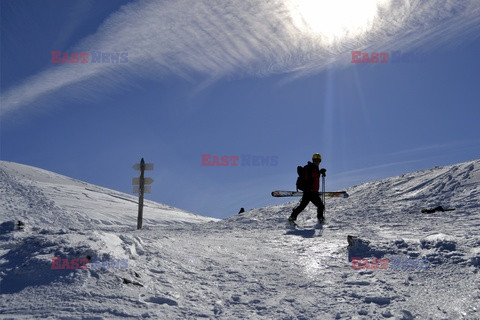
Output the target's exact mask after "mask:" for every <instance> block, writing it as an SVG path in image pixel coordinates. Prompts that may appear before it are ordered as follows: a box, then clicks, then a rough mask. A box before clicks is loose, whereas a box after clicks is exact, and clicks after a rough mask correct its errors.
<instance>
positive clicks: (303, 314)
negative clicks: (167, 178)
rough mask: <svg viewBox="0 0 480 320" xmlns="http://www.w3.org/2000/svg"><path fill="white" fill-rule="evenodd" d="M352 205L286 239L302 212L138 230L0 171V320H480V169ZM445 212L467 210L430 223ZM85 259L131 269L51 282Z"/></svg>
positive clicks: (89, 203) (444, 170)
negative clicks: (388, 263) (122, 262)
mask: <svg viewBox="0 0 480 320" xmlns="http://www.w3.org/2000/svg"><path fill="white" fill-rule="evenodd" d="M347 191H348V192H349V194H350V197H349V198H348V199H327V212H326V217H327V223H326V224H325V225H323V227H321V228H315V227H314V223H315V220H314V218H315V216H316V214H315V208H314V207H312V206H311V205H309V207H307V209H306V210H305V211H304V212H303V213H301V215H300V216H299V221H298V222H299V224H300V225H301V226H302V227H300V228H298V229H297V230H290V229H287V228H286V227H285V222H286V218H287V217H288V216H289V214H290V212H291V210H292V208H293V206H295V205H296V202H290V203H286V204H284V205H279V206H273V207H266V208H258V209H252V210H250V211H247V212H245V213H243V214H241V215H236V216H233V217H231V218H228V219H225V220H221V221H217V220H216V219H211V218H206V217H201V216H198V215H194V214H190V213H187V212H185V211H182V210H179V209H176V208H172V207H168V206H166V205H162V204H157V203H153V202H148V201H147V202H146V208H145V213H144V217H145V220H144V229H142V230H135V226H136V198H135V197H134V196H130V195H126V194H122V193H120V192H116V191H113V190H108V189H105V188H101V187H97V186H93V185H89V184H86V183H84V182H80V181H76V180H73V179H70V178H67V177H63V176H59V175H56V174H54V173H51V172H47V171H44V170H40V169H35V168H31V167H27V166H22V165H18V164H13V163H8V162H0V195H1V198H0V223H1V224H0V296H1V299H0V318H13V319H31V318H51V319H138V318H142V319H144V318H151V319H479V318H480V290H479V288H480V280H479V279H480V277H479V269H480V249H479V248H480V234H479V231H478V230H480V212H479V208H480V206H479V205H480V160H476V161H471V162H466V163H462V164H458V165H453V166H448V167H438V168H433V169H431V170H424V171H420V172H415V173H409V174H405V175H402V176H399V177H393V178H389V179H384V180H381V181H376V182H371V183H366V184H362V185H359V186H355V187H352V188H350V189H348V190H347ZM438 205H442V206H444V207H445V208H456V210H455V211H448V212H436V213H433V214H423V213H421V212H420V210H421V209H422V208H425V207H435V206H438ZM16 220H22V221H24V222H25V225H26V226H25V229H24V230H23V231H22V230H16V229H17V228H16V226H15V221H16ZM2 222H3V223H2ZM347 235H354V236H357V237H359V238H360V239H361V240H359V242H358V244H357V245H355V246H354V247H352V248H348V247H347V241H346V236H347ZM87 256H88V257H98V258H100V259H102V260H107V259H128V268H127V269H120V268H115V269H94V268H92V267H91V266H92V265H91V264H89V266H90V268H89V269H86V270H84V269H74V270H52V269H51V266H52V261H51V259H52V258H53V257H62V258H68V259H72V258H85V257H87ZM354 257H360V258H364V259H368V260H370V261H371V260H372V259H374V258H378V259H390V260H391V259H392V258H393V259H396V258H402V259H404V260H405V259H410V261H418V260H419V259H425V261H427V262H428V267H427V268H426V269H419V268H415V269H393V268H391V267H390V268H389V269H360V270H356V269H352V258H354Z"/></svg>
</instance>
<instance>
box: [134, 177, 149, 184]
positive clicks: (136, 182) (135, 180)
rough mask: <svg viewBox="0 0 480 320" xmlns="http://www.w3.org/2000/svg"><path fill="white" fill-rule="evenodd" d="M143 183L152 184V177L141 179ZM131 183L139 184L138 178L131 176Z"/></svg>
mask: <svg viewBox="0 0 480 320" xmlns="http://www.w3.org/2000/svg"><path fill="white" fill-rule="evenodd" d="M143 183H144V184H152V183H153V179H152V178H144V179H143ZM132 184H133V185H139V184H140V178H133V179H132Z"/></svg>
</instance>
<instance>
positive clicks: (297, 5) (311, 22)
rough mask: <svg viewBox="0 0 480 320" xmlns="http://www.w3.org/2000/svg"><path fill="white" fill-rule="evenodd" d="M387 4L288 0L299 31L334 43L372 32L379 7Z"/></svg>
mask: <svg viewBox="0 0 480 320" xmlns="http://www.w3.org/2000/svg"><path fill="white" fill-rule="evenodd" d="M385 1H386V0H287V6H288V7H289V9H290V13H291V17H292V21H293V23H294V25H295V27H296V28H297V29H299V30H300V31H302V32H306V33H309V34H312V35H314V36H320V37H321V38H322V40H325V41H327V42H333V41H339V40H343V39H346V38H352V37H355V36H356V35H359V34H361V33H363V32H365V31H368V30H369V29H371V27H372V25H373V21H374V19H375V17H376V16H377V14H378V9H377V6H378V5H379V4H381V3H382V2H385Z"/></svg>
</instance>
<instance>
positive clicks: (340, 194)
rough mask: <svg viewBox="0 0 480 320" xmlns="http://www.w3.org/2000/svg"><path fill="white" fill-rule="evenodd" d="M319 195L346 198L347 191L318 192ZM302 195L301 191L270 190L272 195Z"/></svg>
mask: <svg viewBox="0 0 480 320" xmlns="http://www.w3.org/2000/svg"><path fill="white" fill-rule="evenodd" d="M318 194H319V195H325V197H328V198H348V193H347V191H332V192H319V193H318ZM302 195H303V192H302V191H282V190H276V191H272V196H273V197H301V196H302Z"/></svg>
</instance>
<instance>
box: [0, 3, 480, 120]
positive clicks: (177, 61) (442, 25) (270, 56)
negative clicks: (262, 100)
mask: <svg viewBox="0 0 480 320" xmlns="http://www.w3.org/2000/svg"><path fill="white" fill-rule="evenodd" d="M292 1H293V0H271V1H257V0H242V1H234V0H175V1H173V0H172V1H153V0H141V1H138V2H135V3H131V4H128V5H126V6H124V7H122V8H121V9H120V10H119V11H117V12H115V13H114V14H112V15H111V16H110V17H109V18H108V19H107V20H106V21H105V22H104V23H103V24H102V26H101V27H100V28H99V29H98V31H97V32H96V33H95V34H94V35H92V36H90V37H88V38H86V39H84V40H83V41H81V42H80V43H79V44H78V45H77V46H75V47H74V48H72V49H71V50H69V52H70V53H71V52H74V51H78V52H91V51H103V52H128V63H125V64H102V63H100V64H92V63H88V64H80V63H79V64H62V65H52V66H51V67H50V68H48V69H47V70H45V71H43V72H41V73H39V74H36V75H33V76H32V77H30V78H28V79H25V80H24V81H23V82H22V83H20V84H19V85H17V86H15V87H12V88H9V90H7V91H6V92H4V93H2V96H1V105H2V108H1V111H0V114H1V115H4V114H6V113H9V112H11V111H14V110H19V109H22V108H23V107H26V106H28V105H32V104H35V102H36V101H38V100H39V99H41V98H44V97H47V98H49V97H52V96H55V95H56V94H57V93H58V92H59V91H61V89H62V88H66V87H69V86H72V85H75V89H74V90H73V95H74V96H75V95H77V96H79V97H85V92H87V91H88V92H89V93H90V97H91V98H92V99H94V98H95V94H93V95H92V94H91V90H90V89H93V88H97V87H98V86H105V87H110V88H112V87H115V86H117V85H119V84H122V85H124V86H125V85H128V83H129V81H128V80H129V79H131V78H132V77H134V78H136V77H164V76H168V75H176V76H180V77H184V78H186V79H189V80H192V81H196V82H198V83H199V85H201V84H202V82H206V83H209V82H211V81H215V80H217V79H220V78H223V77H245V76H247V77H263V76H268V75H271V74H278V73H291V74H292V75H295V76H303V75H306V74H311V73H316V72H319V71H321V70H323V69H324V68H325V67H326V66H327V65H329V64H332V63H335V64H340V65H341V64H347V63H349V62H350V60H351V51H352V50H374V49H379V50H383V51H384V50H403V51H407V50H415V49H418V48H420V47H422V49H426V50H428V49H429V48H432V47H434V46H435V45H438V44H439V43H441V42H447V41H451V40H452V39H459V37H458V36H457V35H458V34H460V33H461V34H463V35H466V34H475V32H476V33H478V31H479V26H480V2H478V1H477V0H443V1H438V0H404V1H397V0H377V11H376V15H375V16H374V17H373V18H372V19H370V21H369V22H368V28H367V29H366V30H364V32H362V33H361V34H356V35H355V36H354V37H352V36H351V35H350V36H348V32H346V33H345V34H344V35H343V36H342V37H337V38H336V39H335V40H333V41H327V40H328V39H327V38H326V37H325V36H322V33H321V32H320V33H318V32H317V33H316V32H313V31H312V30H308V29H305V28H302V27H301V26H299V25H298V23H296V22H295V15H294V12H293V11H292V10H293V9H292V3H293V2H292ZM305 1H308V0H305ZM336 1H341V0H336ZM343 1H344V2H345V4H347V5H345V6H344V7H345V9H344V10H347V11H348V10H349V6H348V1H346V0H343ZM317 2H318V3H321V2H322V1H321V0H317ZM354 2H358V0H353V2H350V3H354ZM319 8H320V9H319V10H322V9H321V8H322V7H321V6H320V7H319ZM323 8H324V9H325V7H323ZM352 8H353V6H352ZM352 8H350V9H352ZM296 14H298V12H297V13H296ZM326 39H327V40H326Z"/></svg>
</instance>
